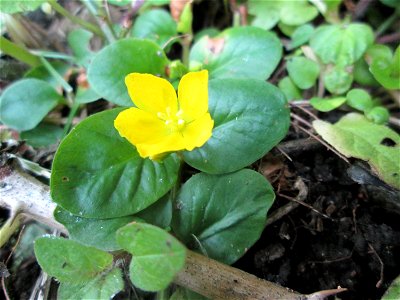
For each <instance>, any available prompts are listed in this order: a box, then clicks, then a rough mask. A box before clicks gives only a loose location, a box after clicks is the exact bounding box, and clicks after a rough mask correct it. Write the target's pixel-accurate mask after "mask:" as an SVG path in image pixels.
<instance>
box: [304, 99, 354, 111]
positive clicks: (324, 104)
mask: <svg viewBox="0 0 400 300" xmlns="http://www.w3.org/2000/svg"><path fill="white" fill-rule="evenodd" d="M345 102H346V98H345V97H336V98H330V99H326V98H319V97H313V98H311V100H310V104H311V105H312V107H314V108H315V109H316V110H319V111H323V112H328V111H331V110H334V109H336V108H338V107H339V106H341V105H342V104H344V103H345Z"/></svg>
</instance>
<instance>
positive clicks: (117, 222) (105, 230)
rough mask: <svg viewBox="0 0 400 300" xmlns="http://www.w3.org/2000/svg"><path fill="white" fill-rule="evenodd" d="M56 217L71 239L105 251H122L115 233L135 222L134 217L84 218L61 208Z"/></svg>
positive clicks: (55, 212) (56, 210) (56, 212)
mask: <svg viewBox="0 0 400 300" xmlns="http://www.w3.org/2000/svg"><path fill="white" fill-rule="evenodd" d="M54 217H55V219H56V220H57V222H59V223H61V224H63V225H64V226H65V227H66V228H67V229H68V233H69V237H70V239H72V240H75V241H77V242H79V243H81V244H84V245H87V246H93V247H96V248H98V249H101V250H104V251H115V250H120V249H121V247H119V246H118V244H117V242H116V240H115V232H116V231H117V230H118V229H119V228H121V227H122V226H125V225H126V224H128V223H130V222H132V221H133V220H135V217H133V216H127V217H120V218H111V219H90V218H82V217H79V216H75V215H73V214H71V213H70V212H68V211H66V210H65V209H63V208H61V207H59V206H57V208H56V209H55V210H54Z"/></svg>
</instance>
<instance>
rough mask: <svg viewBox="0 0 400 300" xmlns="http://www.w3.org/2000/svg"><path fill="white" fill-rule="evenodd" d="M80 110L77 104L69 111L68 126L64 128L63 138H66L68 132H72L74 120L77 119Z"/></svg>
mask: <svg viewBox="0 0 400 300" xmlns="http://www.w3.org/2000/svg"><path fill="white" fill-rule="evenodd" d="M78 109H79V103H76V102H75V103H74V104H73V105H72V107H71V110H70V111H69V114H68V118H67V122H66V124H65V126H64V132H63V137H62V138H64V137H66V136H67V134H68V132H69V131H70V129H71V127H72V121H73V120H74V117H75V115H76V113H77V111H78Z"/></svg>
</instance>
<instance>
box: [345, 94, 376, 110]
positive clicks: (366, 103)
mask: <svg viewBox="0 0 400 300" xmlns="http://www.w3.org/2000/svg"><path fill="white" fill-rule="evenodd" d="M346 98H347V105H349V106H350V107H352V108H354V109H358V110H361V111H369V110H370V109H371V108H372V105H373V103H372V99H371V96H370V95H369V94H368V93H367V92H366V91H365V90H362V89H352V90H350V91H349V92H348V93H347V95H346Z"/></svg>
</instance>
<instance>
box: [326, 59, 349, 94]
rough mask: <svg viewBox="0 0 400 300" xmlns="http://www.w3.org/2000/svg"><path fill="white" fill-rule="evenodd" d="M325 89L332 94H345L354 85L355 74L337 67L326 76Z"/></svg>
mask: <svg viewBox="0 0 400 300" xmlns="http://www.w3.org/2000/svg"><path fill="white" fill-rule="evenodd" d="M324 83H325V88H326V89H327V90H328V91H329V92H330V93H332V94H338V95H340V94H343V93H345V92H347V91H348V90H349V88H350V87H351V84H352V83H353V74H352V73H351V72H350V70H348V69H346V68H342V67H340V66H335V67H333V68H331V69H328V70H327V71H326V72H325V74H324Z"/></svg>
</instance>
